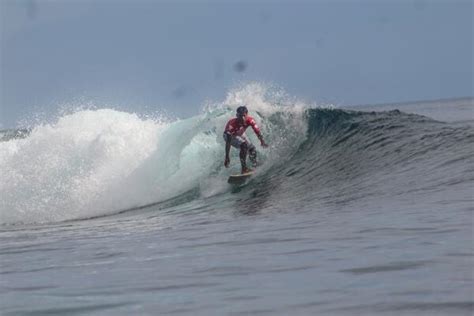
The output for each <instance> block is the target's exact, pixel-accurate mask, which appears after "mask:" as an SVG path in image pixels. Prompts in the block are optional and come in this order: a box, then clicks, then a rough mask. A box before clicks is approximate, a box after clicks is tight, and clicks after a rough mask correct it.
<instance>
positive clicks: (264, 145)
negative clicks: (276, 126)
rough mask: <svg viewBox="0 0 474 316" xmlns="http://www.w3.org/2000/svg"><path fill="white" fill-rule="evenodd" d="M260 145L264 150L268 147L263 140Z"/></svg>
mask: <svg viewBox="0 0 474 316" xmlns="http://www.w3.org/2000/svg"><path fill="white" fill-rule="evenodd" d="M260 145H262V147H263V148H267V147H268V145H267V143H265V141H264V140H263V139H261V140H260Z"/></svg>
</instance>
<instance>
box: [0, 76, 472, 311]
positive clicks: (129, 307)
mask: <svg viewBox="0 0 474 316" xmlns="http://www.w3.org/2000/svg"><path fill="white" fill-rule="evenodd" d="M241 104H246V105H248V107H249V111H250V115H252V116H253V117H254V118H255V119H256V121H257V122H258V124H259V126H260V127H261V128H262V132H263V135H264V137H265V140H266V141H267V142H268V143H269V144H270V147H269V148H268V149H262V148H261V147H259V144H258V140H257V139H256V137H255V135H253V132H252V131H251V130H248V132H247V133H248V135H249V136H250V138H251V140H252V141H253V142H254V143H255V145H256V146H257V150H258V157H259V161H260V163H261V165H260V166H259V168H258V169H257V172H256V174H255V175H254V176H253V177H252V178H251V179H250V181H248V182H247V183H246V184H244V185H242V186H238V187H237V186H231V185H228V184H227V183H226V180H227V177H228V175H229V174H231V173H233V172H238V170H239V169H240V168H239V159H238V152H237V150H235V149H232V157H231V163H232V168H231V169H230V170H229V169H226V168H224V166H223V158H224V141H223V139H222V131H223V129H224V126H225V123H226V122H227V120H228V119H229V118H231V117H233V116H234V111H235V108H236V107H237V106H238V105H241ZM397 108H398V109H397ZM397 108H394V107H393V106H390V105H381V106H374V107H367V108H352V109H338V108H333V107H326V108H324V107H317V106H315V105H310V104H306V103H304V102H301V101H298V100H297V99H295V98H292V97H290V96H288V95H286V94H285V93H284V92H282V90H279V89H274V88H271V87H268V86H265V85H263V84H258V83H254V84H250V85H246V86H242V87H239V88H236V89H234V90H232V91H230V92H229V93H228V96H227V98H226V99H225V100H224V101H222V102H216V103H210V104H208V105H207V106H206V107H205V108H204V110H203V111H202V113H201V114H199V115H197V116H194V117H191V118H188V119H184V120H174V121H172V120H163V119H150V118H146V119H144V118H141V117H140V116H138V115H136V114H133V113H126V112H121V111H117V110H113V109H96V110H79V111H75V112H72V113H69V114H65V115H61V116H59V117H58V119H57V120H55V121H54V122H52V123H48V124H39V125H37V126H34V127H32V128H31V130H29V131H28V132H26V133H21V135H20V134H18V135H16V134H12V135H13V136H8V139H4V140H3V141H1V142H0V169H1V170H2V177H0V195H1V197H2V198H1V202H0V203H1V204H0V223H1V226H0V227H1V231H0V238H1V239H2V243H0V244H1V245H2V246H1V247H0V255H1V256H2V269H1V271H0V273H1V274H2V281H3V285H2V286H3V288H2V292H1V294H0V295H2V299H1V301H2V302H3V303H1V304H0V306H1V307H2V311H3V312H6V314H7V315H8V314H15V313H16V314H18V313H20V314H21V313H26V312H28V313H29V314H32V315H41V314H51V313H61V314H67V313H73V312H77V313H79V314H81V313H82V314H97V315H99V314H100V315H102V314H113V315H129V314H135V313H139V314H145V315H154V314H156V313H159V314H162V313H163V314H164V313H174V314H183V315H185V314H189V313H192V314H196V315H209V314H232V313H236V314H239V313H240V314H258V313H269V314H279V315H287V314H290V313H294V314H301V315H313V314H323V315H324V314H327V315H354V314H369V315H371V314H373V315H413V314H417V315H446V314H451V313H452V314H456V315H470V314H472V310H473V306H474V304H473V300H472V295H473V277H472V264H473V258H474V249H473V242H472V233H473V222H472V211H473V187H474V158H473V157H474V155H473V148H474V124H473V122H474V117H472V113H473V111H472V110H473V109H474V106H473V103H472V99H458V100H446V101H438V102H424V103H423V102H420V103H412V104H405V105H400V106H398V107H397ZM416 113H421V114H423V115H420V114H416ZM443 117H446V118H449V120H445V121H443V120H442V119H440V118H443ZM72 220H74V221H72ZM20 294H21V295H20ZM20 296H21V299H20ZM25 297H26V298H27V299H28V300H29V301H30V302H34V305H28V304H27V305H26V306H25V304H24V298H25ZM78 298H80V300H79V299H78Z"/></svg>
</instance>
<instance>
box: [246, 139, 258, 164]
mask: <svg viewBox="0 0 474 316" xmlns="http://www.w3.org/2000/svg"><path fill="white" fill-rule="evenodd" d="M248 151H249V158H250V161H251V162H252V166H253V167H254V168H256V167H257V149H256V148H255V146H254V145H253V144H249V145H248Z"/></svg>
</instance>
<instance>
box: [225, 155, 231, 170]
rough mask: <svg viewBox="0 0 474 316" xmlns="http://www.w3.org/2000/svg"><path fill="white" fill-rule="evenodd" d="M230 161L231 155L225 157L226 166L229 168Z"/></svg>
mask: <svg viewBox="0 0 474 316" xmlns="http://www.w3.org/2000/svg"><path fill="white" fill-rule="evenodd" d="M229 163H230V158H229V157H225V160H224V166H225V167H226V168H229Z"/></svg>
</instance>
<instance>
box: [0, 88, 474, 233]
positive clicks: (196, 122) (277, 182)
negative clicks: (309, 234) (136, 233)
mask: <svg viewBox="0 0 474 316" xmlns="http://www.w3.org/2000/svg"><path fill="white" fill-rule="evenodd" d="M241 103H247V104H249V105H250V104H251V107H250V111H251V115H252V116H254V117H255V119H256V120H257V121H258V123H259V124H260V125H261V126H262V127H263V133H264V135H265V136H266V139H267V140H268V142H269V143H270V144H271V146H270V148H269V149H265V150H261V149H259V159H260V161H261V162H262V166H261V167H260V168H259V169H258V172H257V175H256V176H255V177H254V179H253V180H252V181H250V182H249V183H248V185H247V186H245V187H243V188H240V189H239V190H237V191H236V190H232V188H231V187H229V185H227V183H226V179H227V176H228V174H229V170H227V169H225V168H224V167H223V166H222V165H223V156H224V143H223V140H222V130H223V127H224V125H225V123H226V122H227V120H228V119H229V118H230V117H232V116H233V112H234V109H235V106H236V105H238V104H241ZM248 134H249V136H250V138H251V140H252V141H254V142H255V143H257V142H256V138H255V136H254V135H253V132H252V131H251V130H249V131H248ZM473 143H474V131H473V128H472V127H471V126H458V125H456V124H447V123H443V122H438V121H434V120H431V119H429V118H427V117H423V116H419V115H413V114H406V113H403V112H400V111H389V112H361V111H347V110H340V109H321V108H309V107H308V106H305V105H304V104H302V103H300V102H298V101H295V100H288V98H286V97H282V96H281V95H279V94H275V93H273V94H272V95H271V96H269V95H268V93H267V92H265V91H262V90H261V89H259V88H258V87H247V88H246V89H242V90H238V91H235V92H233V93H230V94H229V96H228V98H227V99H226V100H225V102H223V103H222V104H220V105H215V106H212V107H209V108H208V109H207V110H206V111H204V113H202V114H201V115H198V116H195V117H192V118H189V119H186V120H180V121H176V122H166V121H159V120H150V119H141V118H139V117H138V116H137V115H135V114H130V113H124V112H119V111H115V110H111V109H102V110H94V111H92V110H86V111H78V112H76V113H73V114H69V115H65V116H63V117H61V118H59V119H58V120H57V122H56V123H54V124H45V125H40V126H37V127H35V128H33V129H32V130H31V131H30V133H29V135H28V136H26V137H25V138H11V139H9V140H7V141H3V142H0V166H1V169H2V177H1V179H0V193H1V196H2V199H1V204H0V222H1V223H2V224H18V223H43V222H56V221H65V220H72V219H85V218H91V217H96V216H103V215H108V214H114V213H117V212H120V211H123V210H127V209H131V208H134V207H140V206H143V205H147V204H151V203H156V202H160V201H164V200H166V199H169V198H173V197H178V196H180V195H182V194H185V193H186V192H189V191H190V190H193V191H195V192H199V194H196V195H195V196H194V198H195V199H201V198H203V197H204V198H206V201H207V202H206V203H213V204H218V203H220V202H219V201H221V200H220V199H214V200H213V198H212V197H214V196H221V197H222V195H224V196H225V195H228V194H245V192H249V190H250V191H253V192H254V193H255V192H258V193H259V195H260V196H265V197H266V200H267V201H268V202H267V203H266V204H265V205H262V206H261V207H272V208H277V209H278V208H285V209H288V208H292V209H304V208H306V207H307V206H310V207H311V208H314V207H315V206H318V205H319V206H321V207H328V206H334V207H337V206H340V205H342V204H345V205H350V204H351V203H365V204H370V203H373V205H376V206H377V207H382V205H385V204H387V203H389V202H390V201H397V202H396V203H403V201H405V202H406V203H411V202H413V200H414V199H416V201H417V203H422V202H423V201H425V202H426V203H430V201H431V202H433V203H435V202H436V196H437V195H436V194H440V192H441V194H442V195H443V196H444V197H446V194H448V195H450V196H452V198H453V199H454V198H459V199H469V196H470V194H471V193H470V189H469V188H471V187H472V182H473V181H474V176H473V174H474V168H473V166H474V158H473V155H472V148H474V147H473ZM257 147H258V145H257ZM232 163H233V165H234V167H233V171H237V170H239V166H238V153H237V151H236V150H235V149H234V150H232ZM242 191H243V192H242ZM214 207H217V208H218V205H214Z"/></svg>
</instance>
